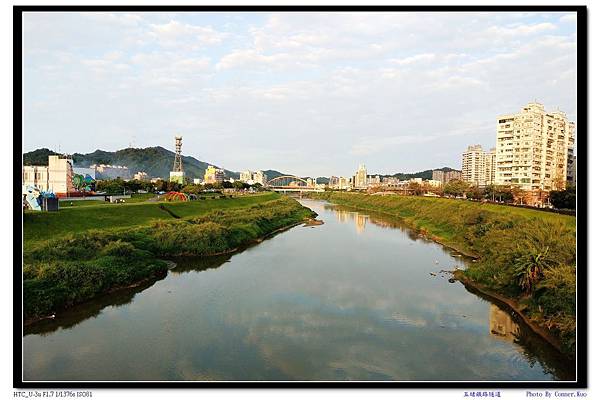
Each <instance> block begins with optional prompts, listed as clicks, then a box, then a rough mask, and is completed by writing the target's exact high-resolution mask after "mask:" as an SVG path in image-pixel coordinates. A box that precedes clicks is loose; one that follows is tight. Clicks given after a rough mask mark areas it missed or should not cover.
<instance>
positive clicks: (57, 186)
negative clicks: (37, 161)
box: [23, 155, 76, 195]
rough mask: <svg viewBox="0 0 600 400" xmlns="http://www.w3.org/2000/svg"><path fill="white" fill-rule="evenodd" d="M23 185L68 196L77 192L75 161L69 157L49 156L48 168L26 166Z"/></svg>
mask: <svg viewBox="0 0 600 400" xmlns="http://www.w3.org/2000/svg"><path fill="white" fill-rule="evenodd" d="M23 185H25V186H35V187H36V188H38V189H40V190H42V191H47V192H52V193H55V194H57V195H67V194H68V193H72V192H75V191H76V190H75V188H74V186H73V159H71V158H70V157H68V156H57V155H54V156H48V166H47V167H46V166H24V167H23Z"/></svg>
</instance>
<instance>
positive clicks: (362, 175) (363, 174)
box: [354, 164, 368, 189]
mask: <svg viewBox="0 0 600 400" xmlns="http://www.w3.org/2000/svg"><path fill="white" fill-rule="evenodd" d="M367 185H368V183H367V167H366V166H365V164H360V165H359V166H358V171H357V172H356V175H354V187H356V188H363V189H366V187H367Z"/></svg>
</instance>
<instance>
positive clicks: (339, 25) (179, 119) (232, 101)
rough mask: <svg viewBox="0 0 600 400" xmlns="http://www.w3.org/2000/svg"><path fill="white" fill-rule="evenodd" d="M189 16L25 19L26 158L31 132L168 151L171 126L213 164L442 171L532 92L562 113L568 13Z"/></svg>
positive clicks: (570, 57) (570, 43) (571, 92)
mask: <svg viewBox="0 0 600 400" xmlns="http://www.w3.org/2000/svg"><path fill="white" fill-rule="evenodd" d="M192 17H193V16H189V15H188V16H186V18H185V19H184V18H182V17H181V16H179V15H171V14H169V15H162V14H160V15H155V14H134V15H132V16H129V17H127V16H125V14H119V13H117V14H115V15H113V14H108V15H104V14H103V15H100V16H96V17H94V18H92V17H87V16H86V17H85V18H82V17H81V15H77V14H74V15H63V14H57V15H54V14H53V15H42V16H39V15H38V16H35V17H34V18H32V19H28V18H26V19H25V21H24V22H25V28H26V33H25V38H24V46H25V52H24V54H25V56H24V66H25V70H24V77H25V79H24V102H25V106H24V110H25V113H26V114H27V115H28V118H27V123H26V124H25V131H24V134H25V140H26V144H27V146H29V147H30V148H29V149H32V148H37V147H41V146H50V147H53V146H55V143H47V142H45V140H47V139H46V137H48V136H52V135H45V136H42V135H40V134H39V133H38V132H51V133H56V134H55V135H54V137H58V136H60V137H65V138H68V139H65V141H64V142H63V146H65V145H67V143H73V146H75V143H80V141H79V139H78V138H79V135H80V132H83V131H85V132H88V134H89V137H93V138H94V140H93V141H92V142H93V144H91V146H93V148H92V149H86V148H81V147H76V148H75V147H74V148H73V149H69V151H71V150H72V151H88V150H94V149H95V148H97V147H99V148H104V149H106V150H114V149H116V148H119V146H121V145H119V144H118V143H120V141H122V142H123V144H122V146H125V145H126V144H127V143H128V141H129V140H130V138H125V137H123V135H124V134H123V132H136V135H137V138H138V139H137V140H138V142H139V143H138V144H139V145H140V146H151V145H152V146H153V145H163V146H171V135H170V134H169V132H173V131H177V130H179V131H181V132H184V136H185V138H186V142H185V146H184V147H185V149H186V152H187V154H190V155H193V156H195V157H198V158H200V159H203V160H206V161H209V162H214V163H217V164H219V165H223V166H225V167H226V168H228V169H234V170H235V169H237V170H241V169H246V168H276V169H280V170H284V171H293V172H294V173H299V174H306V175H311V174H329V173H336V174H348V173H349V171H350V170H352V169H354V168H355V167H356V164H357V163H358V161H362V162H366V163H367V164H368V166H369V169H370V170H372V171H377V172H381V173H392V172H398V171H401V170H404V171H409V170H419V169H426V168H431V167H437V166H442V165H449V166H455V167H456V166H458V163H459V162H460V161H459V155H460V153H461V151H462V150H463V148H464V147H466V145H468V144H473V143H481V144H482V145H484V146H487V147H491V146H492V145H493V141H494V138H495V126H494V120H495V117H496V115H497V114H500V113H504V112H511V111H516V110H518V108H519V107H520V106H522V105H523V104H525V103H526V102H527V101H530V100H532V99H534V98H537V99H538V100H540V101H542V102H544V103H545V104H546V105H547V106H548V108H551V107H556V106H560V107H561V109H564V110H565V111H566V112H567V113H568V115H569V116H571V115H572V116H573V118H574V117H575V115H576V114H575V112H576V101H575V94H576V90H575V82H576V37H575V35H574V32H573V29H574V24H566V23H564V24H563V22H568V20H569V19H571V17H569V18H567V17H568V16H561V15H560V14H557V15H550V16H548V17H546V16H544V17H543V18H542V17H540V18H537V17H536V14H528V15H519V16H517V15H514V14H512V13H507V14H506V13H499V14H494V13H486V14H477V13H448V14H444V13H422V14H412V13H359V14H352V13H323V14H321V13H283V14H275V15H271V16H268V17H267V18H266V20H265V21H263V22H261V21H262V19H261V18H257V19H253V20H252V21H251V23H249V22H248V21H247V20H246V19H247V18H250V17H248V16H243V18H239V20H236V23H235V24H231V19H226V21H227V22H226V23H223V24H221V23H219V22H218V21H217V20H216V19H215V20H211V19H210V18H206V16H202V17H203V19H194V18H192ZM227 24H230V26H229V27H226V26H225V25H227ZM558 24H560V25H559V26H560V29H556V25H558ZM249 26H251V28H248V27H249ZM66 114H68V115H72V116H73V117H72V118H70V120H69V126H68V127H65V124H64V118H61V117H60V116H63V115H66ZM140 116H142V117H141V118H140ZM140 138H143V139H140ZM142 140H143V142H142ZM77 146H79V144H78V145H77ZM115 146H117V147H115ZM223 148H227V149H228V151H227V152H223V151H222V149H223ZM29 149H28V150H29ZM423 154H427V157H424V156H423ZM307 155H310V157H309V158H307ZM253 163H256V164H259V165H254V164H253Z"/></svg>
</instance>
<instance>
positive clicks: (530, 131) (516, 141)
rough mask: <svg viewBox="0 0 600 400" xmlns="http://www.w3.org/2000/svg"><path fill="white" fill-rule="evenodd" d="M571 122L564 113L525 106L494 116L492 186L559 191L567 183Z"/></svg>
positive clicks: (571, 131)
mask: <svg viewBox="0 0 600 400" xmlns="http://www.w3.org/2000/svg"><path fill="white" fill-rule="evenodd" d="M574 144H575V123H574V122H569V121H568V120H567V116H566V114H565V113H564V112H561V111H553V112H547V111H545V110H544V106H543V105H542V104H540V103H536V102H533V103H529V104H527V105H526V106H525V107H523V108H522V109H521V111H520V112H518V113H515V114H505V115H501V116H499V117H498V124H497V129H496V179H495V180H496V184H500V185H511V186H517V187H520V188H521V189H523V190H528V191H531V190H533V191H537V190H544V191H546V190H557V189H558V190H560V189H562V188H564V187H565V184H566V181H567V165H568V155H569V149H572V148H573V147H574Z"/></svg>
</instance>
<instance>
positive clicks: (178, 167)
mask: <svg viewBox="0 0 600 400" xmlns="http://www.w3.org/2000/svg"><path fill="white" fill-rule="evenodd" d="M182 139H183V138H182V137H181V136H175V161H174V162H173V171H171V173H170V174H169V180H170V181H171V182H177V183H180V184H183V183H184V181H185V173H184V172H183V161H182V160H181V142H182Z"/></svg>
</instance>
